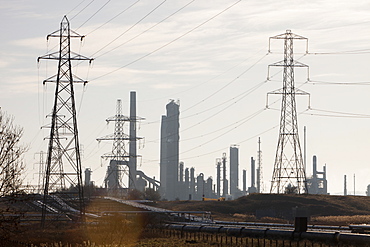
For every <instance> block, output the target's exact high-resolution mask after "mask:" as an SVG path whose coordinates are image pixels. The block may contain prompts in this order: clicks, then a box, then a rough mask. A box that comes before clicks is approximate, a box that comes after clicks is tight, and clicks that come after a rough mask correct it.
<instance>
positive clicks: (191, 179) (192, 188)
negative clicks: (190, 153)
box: [190, 167, 195, 200]
mask: <svg viewBox="0 0 370 247" xmlns="http://www.w3.org/2000/svg"><path fill="white" fill-rule="evenodd" d="M194 173H195V170H194V167H192V168H190V200H191V199H194V198H193V197H194V195H195V177H194Z"/></svg>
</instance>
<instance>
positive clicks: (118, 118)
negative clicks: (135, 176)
mask: <svg viewBox="0 0 370 247" xmlns="http://www.w3.org/2000/svg"><path fill="white" fill-rule="evenodd" d="M106 121H107V122H108V123H109V122H115V125H114V134H111V135H107V136H104V137H101V138H98V139H96V140H97V141H113V146H112V151H111V152H110V153H106V154H104V155H102V156H101V157H102V158H103V159H109V160H110V163H109V168H108V170H107V173H106V176H105V179H104V181H105V183H106V186H107V187H108V188H109V189H113V190H117V189H120V188H123V187H124V185H123V182H122V176H123V174H124V173H128V172H127V170H128V159H129V158H130V156H129V154H128V153H127V151H126V147H125V141H129V140H130V136H128V135H127V134H125V133H124V123H125V122H129V121H130V118H129V117H127V116H124V115H123V114H122V103H121V100H120V99H118V100H117V107H116V115H115V116H113V117H109V118H107V119H106Z"/></svg>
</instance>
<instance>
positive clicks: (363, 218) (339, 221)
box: [310, 215, 370, 226]
mask: <svg viewBox="0 0 370 247" xmlns="http://www.w3.org/2000/svg"><path fill="white" fill-rule="evenodd" d="M310 223H311V224H315V225H335V226H348V225H350V224H369V223H370V215H346V216H316V217H312V218H311V221H310Z"/></svg>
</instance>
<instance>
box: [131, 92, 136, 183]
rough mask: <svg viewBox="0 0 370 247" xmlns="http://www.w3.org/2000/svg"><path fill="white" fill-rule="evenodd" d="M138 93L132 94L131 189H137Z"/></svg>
mask: <svg viewBox="0 0 370 247" xmlns="http://www.w3.org/2000/svg"><path fill="white" fill-rule="evenodd" d="M136 121H137V119H136V92H135V91H131V92H130V143H129V155H130V157H129V188H130V189H134V188H136V170H137V149H136V139H137V137H136Z"/></svg>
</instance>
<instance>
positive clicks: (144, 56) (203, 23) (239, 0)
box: [90, 0, 242, 81]
mask: <svg viewBox="0 0 370 247" xmlns="http://www.w3.org/2000/svg"><path fill="white" fill-rule="evenodd" d="M241 1H242V0H238V1H237V2H235V3H233V4H232V5H230V6H229V7H227V8H225V9H224V10H222V11H221V12H219V13H217V14H216V15H214V16H212V17H211V18H210V19H208V20H206V21H204V22H202V23H201V24H199V25H197V26H196V27H194V28H192V29H190V30H189V31H187V32H186V33H184V34H182V35H180V36H179V37H177V38H175V39H173V40H172V41H170V42H168V43H166V44H164V45H162V46H160V47H159V48H157V49H155V50H153V51H151V52H149V53H147V54H145V55H143V56H141V57H139V58H137V59H135V60H133V61H131V62H129V63H127V64H125V65H123V66H121V67H119V68H117V69H114V70H112V71H110V72H108V73H105V74H103V75H101V76H98V77H96V78H94V79H92V80H90V81H94V80H97V79H100V78H102V77H104V76H107V75H110V74H112V73H114V72H117V71H118V70H121V69H123V68H126V67H127V66H130V65H132V64H134V63H136V62H138V61H140V60H142V59H144V58H146V57H148V56H150V55H152V54H154V53H156V52H157V51H159V50H161V49H163V48H165V47H167V46H169V45H170V44H172V43H174V42H176V41H177V40H179V39H181V38H183V37H185V36H186V35H188V34H189V33H191V32H193V31H194V30H196V29H198V28H199V27H201V26H203V25H205V24H206V23H208V22H210V21H211V20H213V19H215V18H216V17H217V16H219V15H221V14H222V13H224V12H226V11H227V10H229V9H230V8H232V7H233V6H235V5H236V4H238V3H240V2H241Z"/></svg>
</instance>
